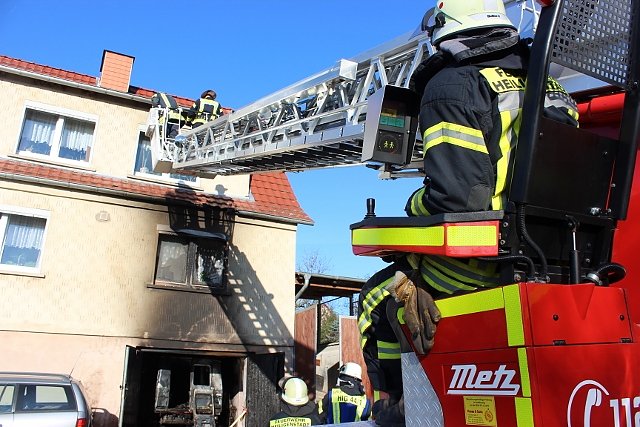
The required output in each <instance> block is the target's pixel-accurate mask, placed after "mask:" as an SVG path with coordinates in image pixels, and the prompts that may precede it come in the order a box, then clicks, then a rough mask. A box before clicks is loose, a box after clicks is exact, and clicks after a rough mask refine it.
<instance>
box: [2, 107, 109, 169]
mask: <svg viewBox="0 0 640 427" xmlns="http://www.w3.org/2000/svg"><path fill="white" fill-rule="evenodd" d="M27 110H33V111H36V112H42V113H47V114H52V115H56V116H58V120H57V122H56V128H55V130H54V133H53V137H52V141H51V153H50V154H39V153H32V152H30V151H25V150H20V141H21V139H22V132H23V131H24V123H25V120H26V119H27ZM65 118H69V119H76V120H82V121H85V122H91V123H93V135H92V138H91V152H90V153H89V159H88V160H73V159H65V158H64V157H60V143H61V138H62V129H63V127H64V119H65ZM97 130H98V116H97V115H95V114H88V113H83V112H80V111H75V110H70V109H67V108H63V107H56V106H53V105H47V104H42V103H39V102H34V101H27V102H25V105H24V110H23V113H22V126H21V127H20V133H19V134H18V142H17V143H16V148H15V150H14V152H15V153H17V154H18V155H19V156H24V157H29V158H32V159H41V160H45V161H54V162H56V163H66V164H71V165H90V164H91V160H92V159H93V153H94V151H95V141H96V132H97Z"/></svg>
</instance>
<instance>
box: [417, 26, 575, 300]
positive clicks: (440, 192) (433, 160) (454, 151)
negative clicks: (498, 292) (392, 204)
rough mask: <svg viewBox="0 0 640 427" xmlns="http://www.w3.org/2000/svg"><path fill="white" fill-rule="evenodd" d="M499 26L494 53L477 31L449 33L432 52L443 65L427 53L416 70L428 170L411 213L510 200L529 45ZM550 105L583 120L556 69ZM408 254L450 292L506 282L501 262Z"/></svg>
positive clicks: (555, 115) (571, 120) (482, 207)
mask: <svg viewBox="0 0 640 427" xmlns="http://www.w3.org/2000/svg"><path fill="white" fill-rule="evenodd" d="M500 31H501V32H504V33H506V35H507V37H505V38H504V39H503V40H502V41H501V43H497V42H496V41H493V42H492V43H493V44H494V45H495V46H497V47H500V49H498V50H496V51H495V52H493V53H489V54H488V53H487V45H486V44H483V45H482V46H483V48H475V49H474V47H473V46H477V40H476V39H475V38H467V39H453V40H449V41H443V42H442V43H441V45H440V48H441V50H440V52H439V53H438V54H436V55H434V56H437V57H438V58H436V59H433V60H432V61H434V62H437V64H438V67H439V68H440V70H439V71H437V72H435V73H434V72H433V69H430V68H432V67H431V66H430V65H431V64H429V62H430V60H431V58H429V59H427V60H426V62H425V63H423V67H422V68H420V69H418V70H417V71H416V74H414V76H412V79H413V82H414V85H415V89H416V90H417V91H418V93H421V94H422V101H421V106H420V130H421V132H422V134H423V144H424V148H423V152H424V170H425V174H426V177H425V180H424V186H423V187H421V188H420V189H418V190H417V191H416V192H414V193H413V194H412V196H411V197H410V199H409V201H408V202H407V206H406V208H405V211H406V213H407V214H408V215H410V216H414V215H425V216H426V215H432V214H439V213H448V212H474V211H486V210H501V209H503V208H504V207H505V203H506V196H507V194H508V183H509V182H510V178H511V171H512V169H513V160H514V157H515V156H514V155H513V149H514V147H515V145H516V142H517V138H518V132H519V129H520V123H521V121H522V120H523V118H522V116H521V114H520V113H521V111H522V102H523V98H524V89H525V82H526V71H527V62H528V57H529V48H528V46H527V45H526V44H525V43H524V42H522V41H520V40H519V37H518V36H517V33H516V32H515V31H513V30H510V29H502V30H500ZM510 32H513V35H511V36H508V35H509V33H510ZM499 41H500V40H499ZM465 42H467V43H466V44H465ZM474 50H477V51H478V52H477V53H474ZM421 73H427V74H428V75H427V76H426V77H425V76H422V75H421ZM544 107H545V108H544V112H545V115H547V116H548V117H550V118H552V119H554V120H558V121H562V122H564V123H567V124H570V125H573V126H577V118H578V112H577V107H576V104H575V102H574V101H573V99H572V98H571V96H570V95H569V94H568V93H567V92H566V91H565V90H564V88H563V87H562V86H561V85H560V84H559V83H558V82H556V81H555V80H554V79H553V78H551V77H549V79H548V81H547V88H546V98H545V105H544ZM470 245H473V242H470ZM408 262H409V263H410V264H411V266H412V267H413V268H414V269H417V268H419V269H420V271H421V273H422V276H423V278H424V280H425V282H426V283H427V285H429V287H431V288H432V289H435V290H436V291H438V292H440V293H444V294H453V293H456V292H460V291H473V290H475V289H478V288H482V287H493V286H497V285H499V284H500V283H499V274H498V271H497V264H496V263H489V262H482V261H479V260H477V259H475V258H472V259H455V258H448V257H441V256H428V255H427V256H422V257H418V256H409V257H408Z"/></svg>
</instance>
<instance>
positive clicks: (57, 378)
mask: <svg viewBox="0 0 640 427" xmlns="http://www.w3.org/2000/svg"><path fill="white" fill-rule="evenodd" d="M0 381H2V382H13V383H42V384H44V383H48V384H69V383H72V382H76V380H74V379H73V378H72V377H71V376H70V375H67V374H57V373H49V372H3V371H0Z"/></svg>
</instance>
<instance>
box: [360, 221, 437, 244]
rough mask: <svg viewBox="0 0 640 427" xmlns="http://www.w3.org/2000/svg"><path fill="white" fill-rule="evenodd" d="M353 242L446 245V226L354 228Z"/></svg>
mask: <svg viewBox="0 0 640 427" xmlns="http://www.w3.org/2000/svg"><path fill="white" fill-rule="evenodd" d="M351 243H352V244H353V245H356V246H366V245H375V246H380V245H386V246H391V245H411V246H442V245H444V227H443V226H434V227H411V228H407V227H397V228H396V227H383V228H363V229H359V230H353V233H352V235H351Z"/></svg>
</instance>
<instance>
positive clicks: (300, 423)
mask: <svg viewBox="0 0 640 427" xmlns="http://www.w3.org/2000/svg"><path fill="white" fill-rule="evenodd" d="M310 425H313V424H311V418H308V417H284V418H278V419H277V420H271V421H269V427H306V426H310Z"/></svg>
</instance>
